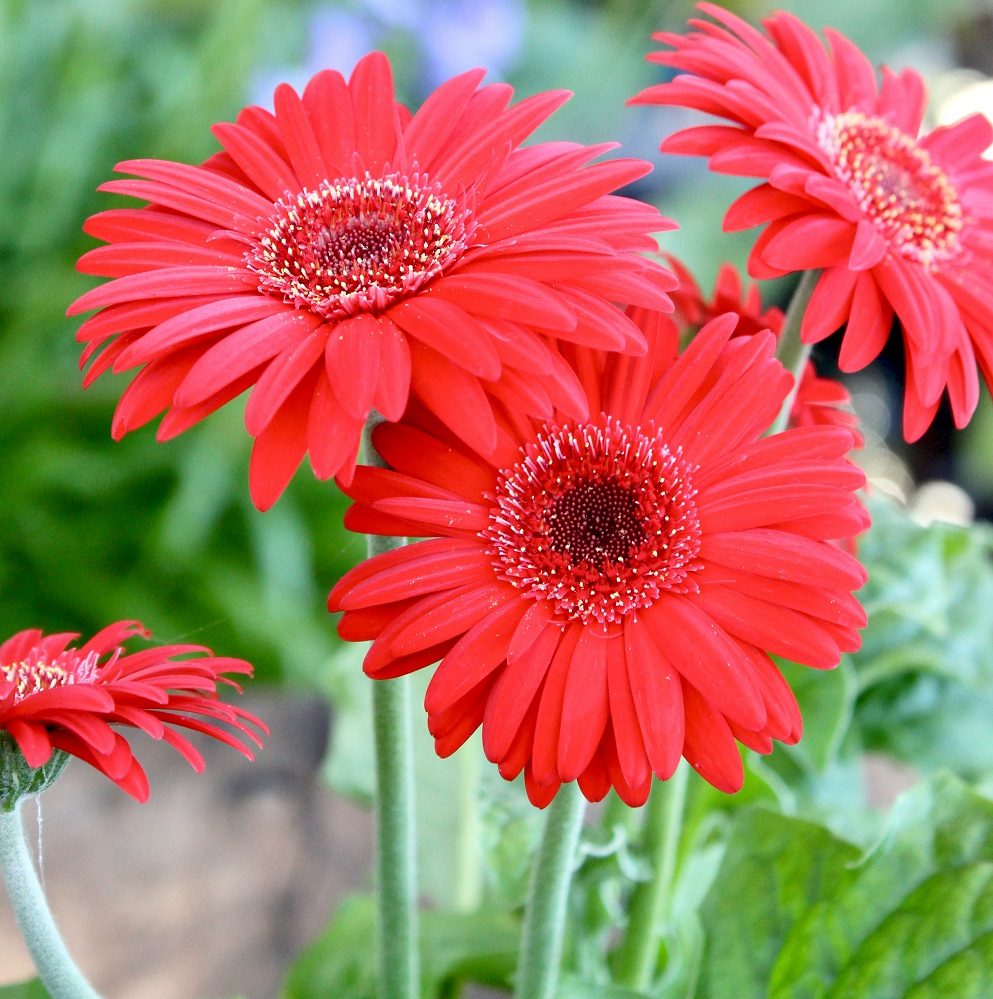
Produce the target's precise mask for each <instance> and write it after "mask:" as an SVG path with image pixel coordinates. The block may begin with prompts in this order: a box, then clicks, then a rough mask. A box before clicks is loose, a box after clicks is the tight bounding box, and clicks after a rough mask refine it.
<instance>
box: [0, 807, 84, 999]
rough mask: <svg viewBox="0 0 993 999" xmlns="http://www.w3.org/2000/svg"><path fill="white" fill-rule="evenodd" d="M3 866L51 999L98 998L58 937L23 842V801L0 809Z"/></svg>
mask: <svg viewBox="0 0 993 999" xmlns="http://www.w3.org/2000/svg"><path fill="white" fill-rule="evenodd" d="M0 867H2V868H3V878H4V881H5V882H6V883H7V893H8V895H9V896H10V904H11V906H12V907H13V909H14V915H15V916H16V917H17V925H18V926H20V928H21V935H22V936H23V937H24V942H25V943H26V944H27V947H28V951H29V952H30V954H31V958H32V960H33V961H34V966H35V968H36V969H37V971H38V977H39V978H40V979H41V981H42V984H44V986H45V988H46V989H47V990H48V994H49V995H50V996H51V997H52V999H99V996H98V994H97V993H96V992H95V991H94V989H93V987H92V986H91V985H90V983H89V982H88V981H87V980H86V978H85V977H84V975H83V973H82V972H81V971H80V970H79V968H77V967H76V964H75V962H74V961H73V959H72V957H70V955H69V951H68V950H67V949H66V945H65V944H64V943H63V941H62V937H61V936H60V935H59V930H58V927H57V926H56V925H55V920H54V919H53V918H52V912H51V910H50V909H49V908H48V902H47V901H46V900H45V893H44V892H43V891H42V888H41V884H40V883H39V881H38V875H37V873H36V872H35V869H34V863H33V862H32V860H31V856H30V854H29V853H28V848H27V844H26V843H25V841H24V829H23V827H22V825H21V806H20V802H18V803H17V804H16V805H14V807H13V809H12V810H11V811H5V810H4V809H3V808H0Z"/></svg>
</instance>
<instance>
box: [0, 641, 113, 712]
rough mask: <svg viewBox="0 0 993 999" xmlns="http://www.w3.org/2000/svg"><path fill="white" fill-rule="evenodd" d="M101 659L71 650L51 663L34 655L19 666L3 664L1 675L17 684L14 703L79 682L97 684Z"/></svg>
mask: <svg viewBox="0 0 993 999" xmlns="http://www.w3.org/2000/svg"><path fill="white" fill-rule="evenodd" d="M98 658H99V657H98V656H97V654H96V653H95V652H91V653H90V654H89V655H87V656H84V657H80V656H78V655H77V654H76V653H74V652H72V651H71V650H70V651H67V652H63V653H62V654H61V655H59V656H57V657H56V658H55V659H53V660H52V661H51V662H49V661H48V660H46V659H44V658H42V657H40V656H38V655H37V654H36V653H31V655H29V656H28V658H27V659H24V660H22V661H21V662H18V663H10V664H7V665H4V664H0V676H2V677H3V679H4V680H6V681H7V682H8V683H12V684H13V685H14V703H15V704H17V703H18V702H19V701H23V700H24V698H25V697H28V696H30V695H31V694H37V693H40V692H41V691H43V690H52V689H54V688H55V687H67V686H71V685H72V684H75V683H93V681H94V680H95V679H96V675H97V660H98Z"/></svg>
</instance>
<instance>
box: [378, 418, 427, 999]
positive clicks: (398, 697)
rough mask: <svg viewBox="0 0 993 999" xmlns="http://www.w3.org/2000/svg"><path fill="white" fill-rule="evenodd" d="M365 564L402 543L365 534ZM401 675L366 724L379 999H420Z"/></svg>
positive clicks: (381, 690) (384, 689) (409, 754)
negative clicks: (371, 763)
mask: <svg viewBox="0 0 993 999" xmlns="http://www.w3.org/2000/svg"><path fill="white" fill-rule="evenodd" d="M378 422H379V419H378V417H377V416H375V415H373V416H371V417H370V418H369V421H368V423H367V425H366V435H365V442H364V444H365V457H366V461H367V462H368V464H370V465H376V466H377V467H380V468H382V467H385V465H384V462H383V461H382V459H380V457H379V455H378V454H377V453H376V451H375V448H373V446H372V441H371V434H372V429H373V427H374V426H375V425H376V424H377V423H378ZM366 541H367V547H368V552H369V556H370V558H371V557H372V556H373V555H378V554H379V553H381V552H385V551H392V550H394V549H396V548H401V547H403V545H405V544H406V538H389V537H380V536H378V535H369V536H368V537H367V539H366ZM409 702H410V692H409V684H408V682H407V678H406V677H399V678H397V679H395V680H376V681H375V682H374V683H373V685H372V719H373V731H374V736H375V746H376V907H377V912H378V920H377V923H376V980H377V990H376V995H377V997H378V999H418V996H419V995H420V971H419V967H418V965H419V961H418V934H417V922H418V921H417V847H416V841H415V836H416V825H415V818H414V752H413V744H412V740H411V726H410V708H409Z"/></svg>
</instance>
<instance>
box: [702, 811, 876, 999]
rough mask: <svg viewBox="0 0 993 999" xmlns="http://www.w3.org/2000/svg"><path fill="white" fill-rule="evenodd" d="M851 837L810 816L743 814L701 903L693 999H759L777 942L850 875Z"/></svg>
mask: <svg viewBox="0 0 993 999" xmlns="http://www.w3.org/2000/svg"><path fill="white" fill-rule="evenodd" d="M858 857H859V851H858V849H857V848H856V847H854V846H852V845H851V844H848V843H845V842H843V841H841V840H839V839H838V838H837V837H835V836H834V835H833V834H832V833H830V832H829V831H828V830H827V829H825V828H824V827H822V826H818V825H816V824H814V823H811V822H806V821H802V820H800V819H793V818H787V817H786V816H783V815H778V814H775V813H773V812H768V811H762V810H755V811H750V812H747V813H745V814H743V815H742V816H741V817H740V818H739V820H738V822H737V823H736V825H735V829H734V832H733V835H732V837H731V841H730V842H729V844H728V847H727V852H726V853H725V855H724V860H723V862H722V864H721V867H720V870H719V871H718V873H717V877H716V879H715V881H714V885H713V888H712V889H711V891H710V893H709V894H708V896H707V898H706V900H705V901H704V904H703V906H702V908H701V918H702V921H703V924H704V927H705V930H706V934H707V943H706V948H705V954H704V958H703V965H702V968H701V978H700V982H699V987H698V991H697V996H698V997H699V999H765V997H766V995H767V992H768V982H769V973H770V971H771V969H772V967H773V964H774V962H775V961H776V958H777V955H778V954H779V951H780V948H781V947H782V945H783V941H784V940H785V939H786V936H787V934H788V933H789V932H790V930H791V929H792V927H793V926H794V924H795V923H796V922H797V921H798V920H799V919H800V918H801V917H802V916H803V915H804V914H805V913H806V912H807V911H809V909H810V906H811V905H812V904H814V903H816V902H818V901H820V900H821V899H823V898H824V897H825V896H828V895H830V894H832V893H833V892H834V891H836V890H837V889H838V888H839V887H840V886H841V885H842V884H843V883H844V881H845V880H846V879H850V878H851V877H852V873H851V871H850V870H849V867H850V865H851V864H852V863H854V862H855V861H856V860H857V859H858Z"/></svg>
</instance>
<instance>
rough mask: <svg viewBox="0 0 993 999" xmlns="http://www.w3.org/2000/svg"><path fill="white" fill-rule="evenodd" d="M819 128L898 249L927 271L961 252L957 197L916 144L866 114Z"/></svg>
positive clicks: (838, 169) (834, 118)
mask: <svg viewBox="0 0 993 999" xmlns="http://www.w3.org/2000/svg"><path fill="white" fill-rule="evenodd" d="M816 127H817V140H818V144H819V145H820V147H821V148H822V149H823V150H824V151H825V152H826V153H827V154H828V156H829V157H830V158H831V162H832V164H833V165H834V169H835V173H836V174H837V176H838V178H839V179H840V180H842V181H843V182H844V183H845V184H846V185H847V186H848V188H849V189H850V190H851V192H852V194H853V195H854V197H855V200H856V201H857V202H858V204H859V206H860V207H861V208H862V210H863V211H864V212H865V213H866V215H867V217H868V218H869V219H870V220H871V221H872V223H873V224H874V225H875V226H876V228H877V229H878V230H879V231H880V234H881V235H882V236H883V238H884V239H886V240H887V242H889V244H890V246H892V247H893V249H894V250H896V251H897V252H898V253H900V254H902V255H903V256H905V257H907V258H908V259H910V260H914V261H916V262H917V263H920V264H923V265H924V266H925V267H928V268H931V267H933V266H934V265H935V264H937V263H939V262H941V261H943V260H948V259H950V258H951V257H954V256H955V255H956V254H957V253H958V252H959V249H960V248H961V241H960V237H961V233H962V227H963V212H962V205H961V203H960V202H959V198H958V193H957V192H956V190H955V187H954V185H953V184H952V182H951V181H950V180H949V179H948V175H947V174H946V173H945V171H944V170H942V169H941V167H939V166H938V165H937V164H936V163H935V162H934V161H933V160H932V159H931V156H930V154H929V153H928V151H927V150H926V149H924V148H922V147H921V145H920V143H919V142H918V141H917V139H915V138H913V137H912V136H910V135H907V134H906V133H905V132H902V131H900V129H898V128H895V127H894V126H892V125H890V124H888V123H887V122H885V121H884V120H883V119H881V118H876V117H873V116H870V115H866V114H863V113H862V112H861V111H846V112H844V113H843V114H839V115H824V116H823V117H822V118H821V120H820V121H819V122H818V123H817V126H816Z"/></svg>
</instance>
